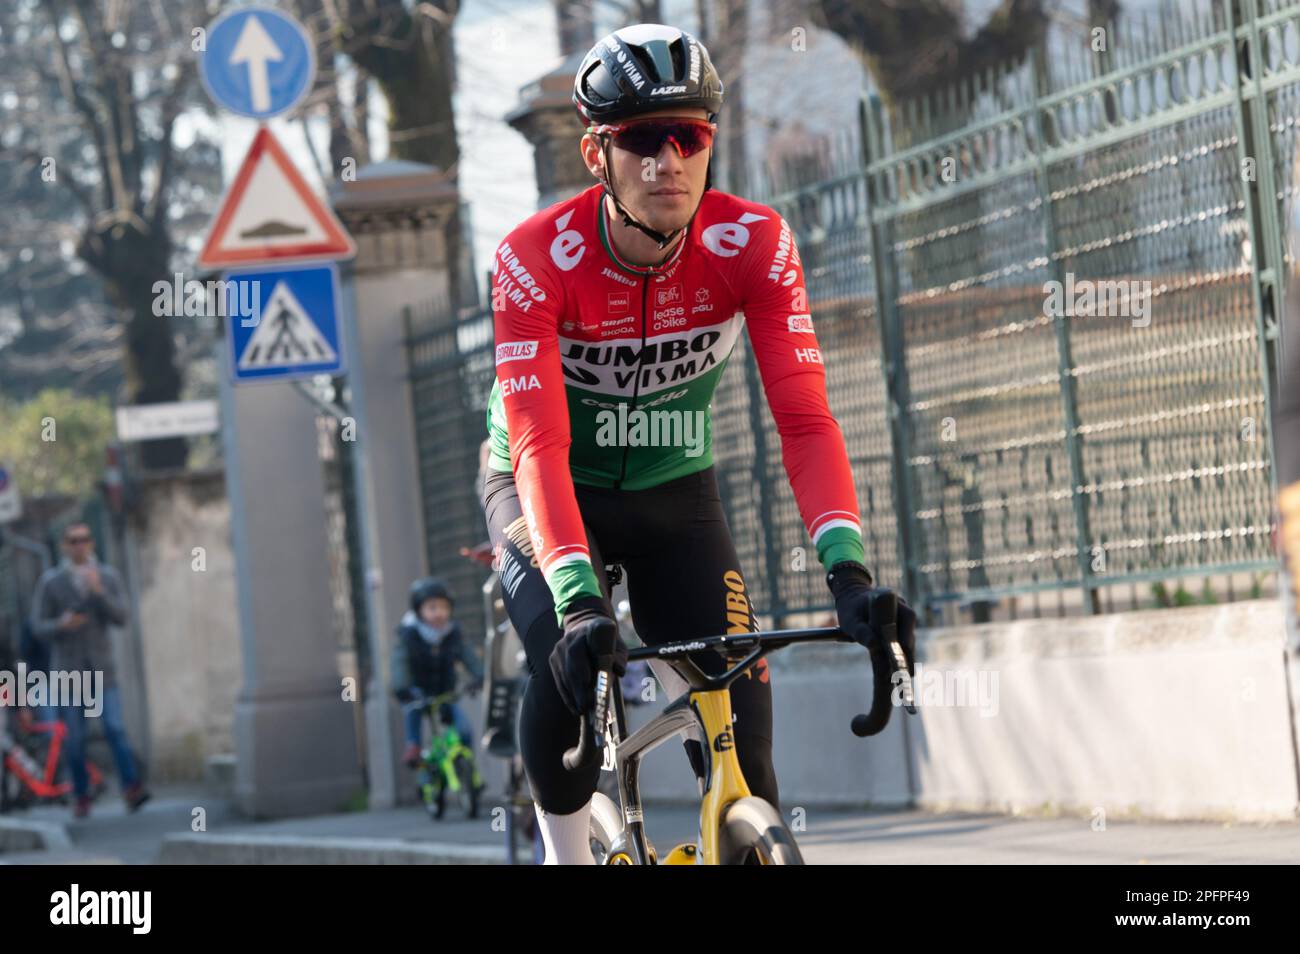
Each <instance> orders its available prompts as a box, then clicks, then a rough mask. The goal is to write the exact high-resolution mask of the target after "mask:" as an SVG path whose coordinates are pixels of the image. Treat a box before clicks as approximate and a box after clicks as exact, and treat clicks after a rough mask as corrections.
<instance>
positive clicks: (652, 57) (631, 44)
mask: <svg viewBox="0 0 1300 954" xmlns="http://www.w3.org/2000/svg"><path fill="white" fill-rule="evenodd" d="M573 103H574V105H575V106H577V107H578V113H579V115H581V116H582V118H583V119H584V120H585V121H587V122H588V123H591V124H593V125H598V124H600V123H609V122H617V121H618V120H620V119H630V118H632V117H634V116H638V115H640V114H642V113H652V112H655V111H657V110H661V109H666V108H671V107H680V108H682V109H703V110H704V111H705V112H706V113H708V116H709V122H714V121H716V120H717V118H718V111H719V110H720V109H722V80H721V79H720V78H719V77H718V71H717V70H715V69H714V68H713V62H712V61H711V60H710V59H709V51H708V50H706V49H705V48H704V44H703V43H701V42H700V41H699V40H697V39H695V37H693V36H691V35H690V34H689V33H687V32H686V31H685V30H679V29H677V28H676V27H670V26H664V25H663V24H662V23H638V24H636V25H635V26H630V27H624V28H623V29H621V30H615V31H614V32H613V33H611V34H610V35H609V36H607V37H605V38H604V39H603V40H601V41H600V42H599V43H597V44H596V45H595V46H593V47H592V48H591V52H589V53H588V54H587V55H586V57H584V58H583V61H582V65H581V66H580V67H578V75H577V76H575V77H574V79H573ZM602 142H603V145H602V149H603V150H604V154H605V168H606V170H608V169H609V137H608V136H606V137H603V140H602ZM704 176H705V177H704V191H705V192H708V191H709V189H711V188H712V187H713V155H712V153H710V155H709V165H708V168H707V169H706V170H705V174H704ZM604 186H605V192H606V193H607V194H608V195H609V197H610V198H611V199H612V200H613V201H614V208H616V209H617V210H618V211H619V214H620V215H622V216H623V224H625V225H629V226H631V227H632V228H635V229H637V230H639V231H640V232H642V233H643V234H645V235H648V236H649V237H650V238H651V239H653V240H654V241H655V242H656V243H657V244H658V245H659V247H660V248H664V247H665V246H667V245H668V243H670V242H671V241H672V240H673V239H675V238H676V237H677V236H678V235H680V234H681V233H682V232H683V231H684V229H676V230H674V231H672V232H669V233H668V234H666V235H665V234H664V233H663V232H659V231H656V230H655V229H652V228H650V227H649V226H648V225H646V224H645V223H643V222H638V221H637V220H636V218H635V217H634V216H633V215H632V213H630V212H628V210H627V209H626V208H625V207H624V205H623V203H622V202H620V201H619V199H618V196H617V195H616V194H615V192H614V185H613V183H612V182H611V181H610V177H609V175H608V174H607V175H606V177H605V181H604ZM700 201H701V202H703V201H704V197H703V196H701V197H700ZM699 210H700V209H699V206H698V205H697V206H696V207H695V212H692V213H691V221H694V219H695V215H696V213H698V212H699ZM688 225H689V223H688Z"/></svg>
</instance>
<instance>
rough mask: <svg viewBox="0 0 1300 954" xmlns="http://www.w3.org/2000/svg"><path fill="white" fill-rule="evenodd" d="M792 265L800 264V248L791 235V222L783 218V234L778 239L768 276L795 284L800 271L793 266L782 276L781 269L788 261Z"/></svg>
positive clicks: (785, 282) (786, 283) (788, 283)
mask: <svg viewBox="0 0 1300 954" xmlns="http://www.w3.org/2000/svg"><path fill="white" fill-rule="evenodd" d="M787 261H789V263H790V264H791V265H799V264H800V262H799V249H798V247H797V246H796V245H795V244H794V239H793V238H791V237H790V223H789V222H787V221H786V220H785V219H784V218H782V219H781V234H780V235H779V236H778V237H777V240H776V254H775V255H773V256H772V265H771V267H770V268H769V269H768V270H767V277H768V278H769V279H770V280H771V281H774V282H780V283H781V284H782V285H793V284H794V281H795V279H796V278H798V277H799V273H798V272H797V271H795V269H793V268H791V269H790V270H789V271H787V272H786V273H785V277H784V278H782V276H781V271H782V269H784V268H785V266H786V262H787Z"/></svg>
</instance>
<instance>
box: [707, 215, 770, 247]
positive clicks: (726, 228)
mask: <svg viewBox="0 0 1300 954" xmlns="http://www.w3.org/2000/svg"><path fill="white" fill-rule="evenodd" d="M766 218H767V216H766V215H758V214H757V213H755V212H746V213H745V214H744V215H742V216H741V217H740V219H739V221H736V222H719V223H718V224H717V225H710V226H709V227H708V228H707V229H705V230H704V232H703V233H702V234H701V235H700V241H701V242H703V243H704V247H705V248H707V249H708V250H709V251H710V252H712V253H713V254H714V255H720V256H722V257H723V258H732V257H733V256H736V255H739V254H740V250H741V249H742V248H744V247H745V246H746V245H748V244H749V229H747V228H745V226H746V225H748V224H749V223H750V222H759V221H762V220H763V219H766Z"/></svg>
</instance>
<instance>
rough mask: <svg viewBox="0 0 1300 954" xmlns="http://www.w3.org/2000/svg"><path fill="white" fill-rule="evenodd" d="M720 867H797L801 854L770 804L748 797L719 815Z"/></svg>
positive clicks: (782, 821)
mask: <svg viewBox="0 0 1300 954" xmlns="http://www.w3.org/2000/svg"><path fill="white" fill-rule="evenodd" d="M718 834H719V838H718V841H719V844H720V848H719V858H718V864H721V865H743V864H752V863H754V859H755V858H756V859H757V862H758V863H759V864H764V865H801V864H803V863H804V861H803V854H802V853H801V852H800V851H799V846H798V844H796V843H795V840H794V835H792V834H790V829H789V828H787V827H786V824H785V821H784V820H783V819H782V818H781V814H780V813H779V812H778V811H777V810H776V809H775V808H773V807H772V805H771V803H770V802H766V801H764V800H763V799H761V798H755V797H753V796H748V797H746V798H741V799H738V800H737V801H734V802H732V803H731V804H730V805H728V806H727V807H726V809H725V810H724V811H723V813H722V825H721V827H720V829H719V833H718Z"/></svg>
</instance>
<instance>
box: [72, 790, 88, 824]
mask: <svg viewBox="0 0 1300 954" xmlns="http://www.w3.org/2000/svg"><path fill="white" fill-rule="evenodd" d="M90 805H91V801H90V796H88V795H83V796H82V797H80V798H78V799H77V803H76V804H75V805H73V806H72V817H73V818H85V817H86V816H87V815H89V814H90Z"/></svg>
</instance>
